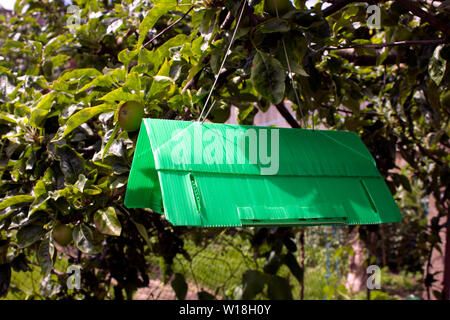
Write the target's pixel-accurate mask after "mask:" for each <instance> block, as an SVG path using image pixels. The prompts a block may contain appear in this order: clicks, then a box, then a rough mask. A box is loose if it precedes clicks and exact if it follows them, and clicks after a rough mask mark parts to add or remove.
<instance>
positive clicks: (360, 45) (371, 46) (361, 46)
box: [325, 39, 449, 50]
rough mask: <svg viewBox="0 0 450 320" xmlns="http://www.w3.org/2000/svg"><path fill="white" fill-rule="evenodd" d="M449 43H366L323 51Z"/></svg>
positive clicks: (433, 40)
mask: <svg viewBox="0 0 450 320" xmlns="http://www.w3.org/2000/svg"><path fill="white" fill-rule="evenodd" d="M447 42H449V41H448V40H446V39H432V40H405V41H395V42H388V43H366V44H355V45H350V46H345V47H326V48H325V50H344V49H357V48H384V47H395V46H403V45H425V46H426V45H434V44H442V43H447Z"/></svg>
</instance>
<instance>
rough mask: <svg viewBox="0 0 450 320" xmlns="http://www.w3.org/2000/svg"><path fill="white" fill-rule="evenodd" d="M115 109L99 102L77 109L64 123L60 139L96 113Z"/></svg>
mask: <svg viewBox="0 0 450 320" xmlns="http://www.w3.org/2000/svg"><path fill="white" fill-rule="evenodd" d="M114 109H115V107H114V106H111V105H108V104H101V105H98V106H95V107H91V108H86V109H82V110H80V111H78V112H77V113H75V114H74V115H72V116H71V117H70V118H69V120H67V123H66V129H65V130H64V133H63V134H62V136H61V137H60V139H62V138H64V137H65V136H67V135H68V134H69V133H71V132H72V131H73V130H75V129H76V128H78V127H79V126H80V125H82V124H83V123H85V122H87V121H88V120H89V119H91V118H93V117H95V116H96V115H98V114H101V113H105V112H110V111H113V110H114Z"/></svg>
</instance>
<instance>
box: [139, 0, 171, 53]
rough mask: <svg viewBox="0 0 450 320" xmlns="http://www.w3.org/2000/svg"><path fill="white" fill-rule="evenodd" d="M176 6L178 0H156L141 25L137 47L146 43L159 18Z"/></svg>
mask: <svg viewBox="0 0 450 320" xmlns="http://www.w3.org/2000/svg"><path fill="white" fill-rule="evenodd" d="M176 6H177V1H176V0H164V1H155V6H154V7H153V8H151V9H150V11H149V12H148V13H147V15H146V16H145V18H144V20H142V22H141V24H140V25H139V40H138V43H137V47H140V46H141V45H142V44H143V43H144V40H145V37H146V35H147V33H148V31H149V30H150V29H151V28H153V26H154V25H155V23H156V22H157V21H158V20H159V18H161V16H162V15H164V14H166V13H167V12H168V11H169V10H172V9H174V8H175V7H176Z"/></svg>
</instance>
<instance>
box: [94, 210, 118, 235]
mask: <svg viewBox="0 0 450 320" xmlns="http://www.w3.org/2000/svg"><path fill="white" fill-rule="evenodd" d="M94 223H95V226H96V227H97V230H98V231H100V232H101V233H103V234H107V235H110V236H120V233H121V232H122V226H121V225H120V221H119V219H118V218H117V215H116V209H114V208H113V207H108V208H106V209H104V210H97V212H96V213H95V215H94Z"/></svg>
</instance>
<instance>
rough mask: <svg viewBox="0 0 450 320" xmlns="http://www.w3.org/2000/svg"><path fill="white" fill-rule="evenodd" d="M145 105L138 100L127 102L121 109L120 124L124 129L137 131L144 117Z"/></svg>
mask: <svg viewBox="0 0 450 320" xmlns="http://www.w3.org/2000/svg"><path fill="white" fill-rule="evenodd" d="M144 115H145V113H144V106H143V105H142V104H140V103H139V102H137V101H128V102H125V103H124V104H123V105H122V106H121V107H120V109H119V125H120V127H121V128H122V129H123V130H126V131H130V132H131V131H136V130H138V129H139V127H140V126H141V122H142V118H143V117H144Z"/></svg>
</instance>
